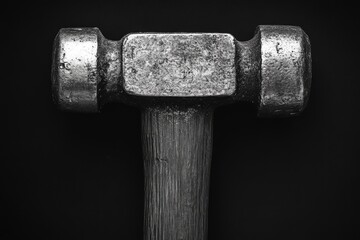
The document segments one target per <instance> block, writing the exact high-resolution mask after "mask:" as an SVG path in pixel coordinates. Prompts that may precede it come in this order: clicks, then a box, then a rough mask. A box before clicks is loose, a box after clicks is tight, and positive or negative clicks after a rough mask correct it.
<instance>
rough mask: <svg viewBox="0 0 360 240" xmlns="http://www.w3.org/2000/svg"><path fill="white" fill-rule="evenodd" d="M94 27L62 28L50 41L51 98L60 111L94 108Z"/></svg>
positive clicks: (98, 35) (96, 78) (96, 33)
mask: <svg viewBox="0 0 360 240" xmlns="http://www.w3.org/2000/svg"><path fill="white" fill-rule="evenodd" d="M100 38H103V37H102V35H101V33H100V31H99V29H97V28H63V29H60V31H59V33H58V34H57V36H56V38H55V40H54V47H53V51H54V52H53V62H52V72H51V75H52V76H51V79H52V91H53V99H54V101H55V103H56V104H57V106H58V107H59V108H60V109H62V110H69V111H77V112H97V111H98V96H97V95H98V94H97V92H98V83H99V73H98V69H97V63H98V57H97V56H98V50H99V41H100Z"/></svg>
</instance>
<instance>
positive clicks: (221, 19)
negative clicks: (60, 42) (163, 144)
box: [0, 1, 360, 240]
mask: <svg viewBox="0 0 360 240" xmlns="http://www.w3.org/2000/svg"><path fill="white" fill-rule="evenodd" d="M5 7H6V8H5V12H7V13H9V16H7V17H6V20H4V22H3V28H4V29H5V34H4V29H3V34H2V40H5V44H3V45H2V48H1V49H2V50H1V56H2V58H3V60H5V61H4V62H5V65H3V67H2V71H1V72H2V76H3V77H2V82H1V84H2V85H1V86H2V87H1V96H2V98H1V99H2V100H1V110H2V111H1V119H2V120H5V123H4V124H2V126H1V127H2V128H1V129H2V130H1V132H2V133H1V136H2V138H3V140H4V141H3V143H2V147H3V148H4V150H3V151H1V162H0V173H1V184H0V187H1V189H0V190H1V195H0V197H1V205H0V218H1V220H3V221H4V222H3V224H1V225H0V239H30V238H33V239H39V240H40V239H61V240H63V239H87V240H92V239H129V240H133V239H135V240H141V239H142V221H143V187H144V186H143V180H144V178H143V166H142V156H141V143H140V138H141V136H140V113H139V111H138V110H137V109H135V108H133V107H129V106H124V105H116V104H113V105H109V106H107V107H105V109H104V111H103V113H101V114H98V115H82V114H76V113H63V112H60V111H58V110H57V109H56V107H55V106H54V105H53V103H52V100H51V92H50V67H51V51H52V41H53V39H54V37H55V35H56V33H57V32H58V30H59V29H60V28H62V27H86V26H96V27H99V28H100V30H101V31H102V33H103V34H104V36H106V37H107V38H109V39H113V40H118V39H120V38H121V37H123V36H124V35H125V34H127V33H130V32H138V31H153V32H166V31H171V32H174V31H175V32H176V31H183V32H184V31H185V32H197V31H200V32H228V33H231V34H233V35H234V36H235V37H236V38H237V39H238V40H248V39H250V38H252V36H253V33H254V31H255V27H256V26H257V25H259V24H287V25H298V26H301V27H302V28H303V29H304V30H305V32H306V33H307V34H308V35H309V36H310V40H311V44H312V54H313V84H312V91H311V97H310V101H309V104H308V107H307V109H306V111H305V112H304V114H303V115H301V116H299V117H297V118H291V119H274V120H269V119H257V118H256V117H255V108H254V107H252V106H248V105H241V104H234V105H230V106H225V107H221V108H219V109H218V110H217V111H216V113H215V128H214V154H213V162H212V172H211V192H210V209H209V214H210V217H209V240H223V239H283V238H284V239H302V240H303V239H355V236H356V234H357V229H358V228H359V224H358V222H357V221H355V219H354V218H355V217H356V216H358V211H357V204H358V203H359V201H358V200H359V199H358V198H356V197H355V195H356V192H357V190H358V185H356V184H355V181H356V180H357V177H358V163H357V160H358V158H359V151H358V142H357V140H358V139H357V136H358V134H359V118H358V113H359V105H358V104H359V100H358V95H359V87H360V85H359V76H358V68H359V64H358V63H357V62H358V61H357V58H358V38H357V31H358V30H357V29H356V28H355V23H356V20H357V17H358V16H356V15H355V8H354V6H349V5H348V4H346V3H344V2H342V1H341V2H338V3H336V4H335V3H334V4H331V3H327V4H324V5H320V4H317V3H315V2H314V1H313V2H309V3H306V2H304V1H297V2H289V1H288V2H286V3H275V2H274V1H268V3H266V2H260V1H249V2H248V1H238V2H237V3H236V4H234V3H226V2H225V1H219V2H217V3H211V2H207V3H202V4H200V3H195V2H194V1H193V2H190V3H185V2H179V1H178V2H177V3H176V4H174V3H166V4H160V3H156V2H154V1H151V2H148V3H146V4H142V3H139V2H136V1H127V2H121V1H118V2H116V3H115V4H111V3H105V2H104V1H97V2H96V3H89V2H84V3H74V2H65V1H57V2H54V3H52V4H50V3H47V4H35V3H31V4H30V3H29V4H26V5H22V4H20V2H13V3H12V4H11V5H10V4H5ZM4 25H5V26H4ZM4 53H5V55H4ZM4 66H5V67H4ZM358 236H359V235H358Z"/></svg>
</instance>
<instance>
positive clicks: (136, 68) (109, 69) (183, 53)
mask: <svg viewBox="0 0 360 240" xmlns="http://www.w3.org/2000/svg"><path fill="white" fill-rule="evenodd" d="M52 79H53V93H54V94H53V95H54V99H55V100H56V102H57V103H58V105H59V106H60V107H61V108H62V109H66V110H75V111H86V112H97V111H98V110H99V109H100V108H101V106H102V105H103V104H106V102H108V101H127V100H128V99H130V97H129V95H133V96H137V97H141V96H143V97H145V96H146V97H157V98H161V97H167V98H168V97H171V98H172V99H182V100H185V101H187V100H186V98H191V99H194V98H199V97H202V98H204V99H205V98H208V97H210V98H213V97H225V98H224V99H226V97H228V98H231V99H233V101H251V102H254V103H255V104H257V106H258V110H259V111H258V114H259V116H290V115H296V114H298V113H300V112H301V111H302V110H303V109H304V107H305V106H306V103H307V99H308V97H309V92H310V91H309V90H310V85H311V49H310V42H309V38H308V36H307V35H306V34H305V32H304V31H303V30H302V29H301V28H300V27H295V26H259V27H258V29H257V31H256V33H255V36H254V38H253V39H251V40H249V41H247V42H238V41H236V40H235V39H234V38H233V37H232V36H231V35H229V34H224V33H176V34H174V33H141V34H129V35H127V36H125V37H124V38H123V39H122V40H120V41H118V42H115V41H109V40H107V39H105V38H104V37H103V36H102V34H101V33H100V31H99V30H98V29H97V28H82V29H75V28H73V29H62V30H60V32H59V34H58V36H57V37H56V40H55V43H54V60H53V71H52ZM218 99H219V98H218ZM220 101H221V100H220ZM226 101H228V99H226Z"/></svg>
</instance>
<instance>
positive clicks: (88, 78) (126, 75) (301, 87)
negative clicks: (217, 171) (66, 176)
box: [52, 25, 311, 240]
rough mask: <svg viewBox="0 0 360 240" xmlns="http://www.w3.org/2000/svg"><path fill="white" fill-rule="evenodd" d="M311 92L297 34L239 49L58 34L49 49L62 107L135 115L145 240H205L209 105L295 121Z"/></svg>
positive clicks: (176, 40) (159, 36) (185, 36)
mask: <svg viewBox="0 0 360 240" xmlns="http://www.w3.org/2000/svg"><path fill="white" fill-rule="evenodd" d="M310 84H311V49H310V42H309V38H308V36H307V35H306V34H305V32H304V31H303V30H302V29H301V28H300V27H295V26H264V25H263V26H259V27H257V30H256V32H255V35H254V37H253V38H252V39H251V40H249V41H245V42H239V41H237V40H236V39H235V38H234V37H233V36H232V35H230V34H224V33H135V34H129V35H126V36H125V37H124V38H122V39H121V40H120V41H110V40H107V39H105V38H104V37H103V35H102V34H101V32H100V31H99V30H98V29H97V28H66V29H61V30H60V31H59V33H58V35H57V36H56V38H55V41H54V52H53V64H52V91H53V98H54V101H55V103H56V104H57V105H58V106H59V107H60V109H63V110H70V111H81V112H98V111H100V110H101V109H102V107H103V106H104V105H105V104H107V103H109V102H122V103H127V104H132V105H135V106H137V107H140V108H141V110H142V117H141V119H142V143H143V157H144V172H145V214H144V239H146V240H160V239H162V240H180V239H181V240H185V239H186V240H206V239H207V216H208V211H207V209H208V195H209V176H210V163H211V153H212V128H213V127H212V126H213V111H214V109H215V108H216V107H217V106H220V105H223V104H229V103H233V102H251V103H254V104H256V106H257V109H258V116H260V117H269V116H270V117H271V116H282V117H284V116H285V117H286V116H292V115H297V114H299V113H300V112H302V110H303V109H304V108H305V106H306V103H307V100H308V97H309V90H310Z"/></svg>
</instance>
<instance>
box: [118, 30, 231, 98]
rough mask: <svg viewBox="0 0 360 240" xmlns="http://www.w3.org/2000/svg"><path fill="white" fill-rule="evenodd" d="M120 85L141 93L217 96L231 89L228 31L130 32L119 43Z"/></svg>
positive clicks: (136, 93)
mask: <svg viewBox="0 0 360 240" xmlns="http://www.w3.org/2000/svg"><path fill="white" fill-rule="evenodd" d="M123 70H124V88H125V91H126V92H128V93H129V94H135V95H142V96H172V97H186V96H192V97H197V96H219V95H232V94H233V93H234V92H235V84H236V80H235V43H234V39H233V37H232V36H231V35H229V34H206V33H204V34H201V33H194V34H131V35H128V36H126V37H125V39H124V43H123Z"/></svg>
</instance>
